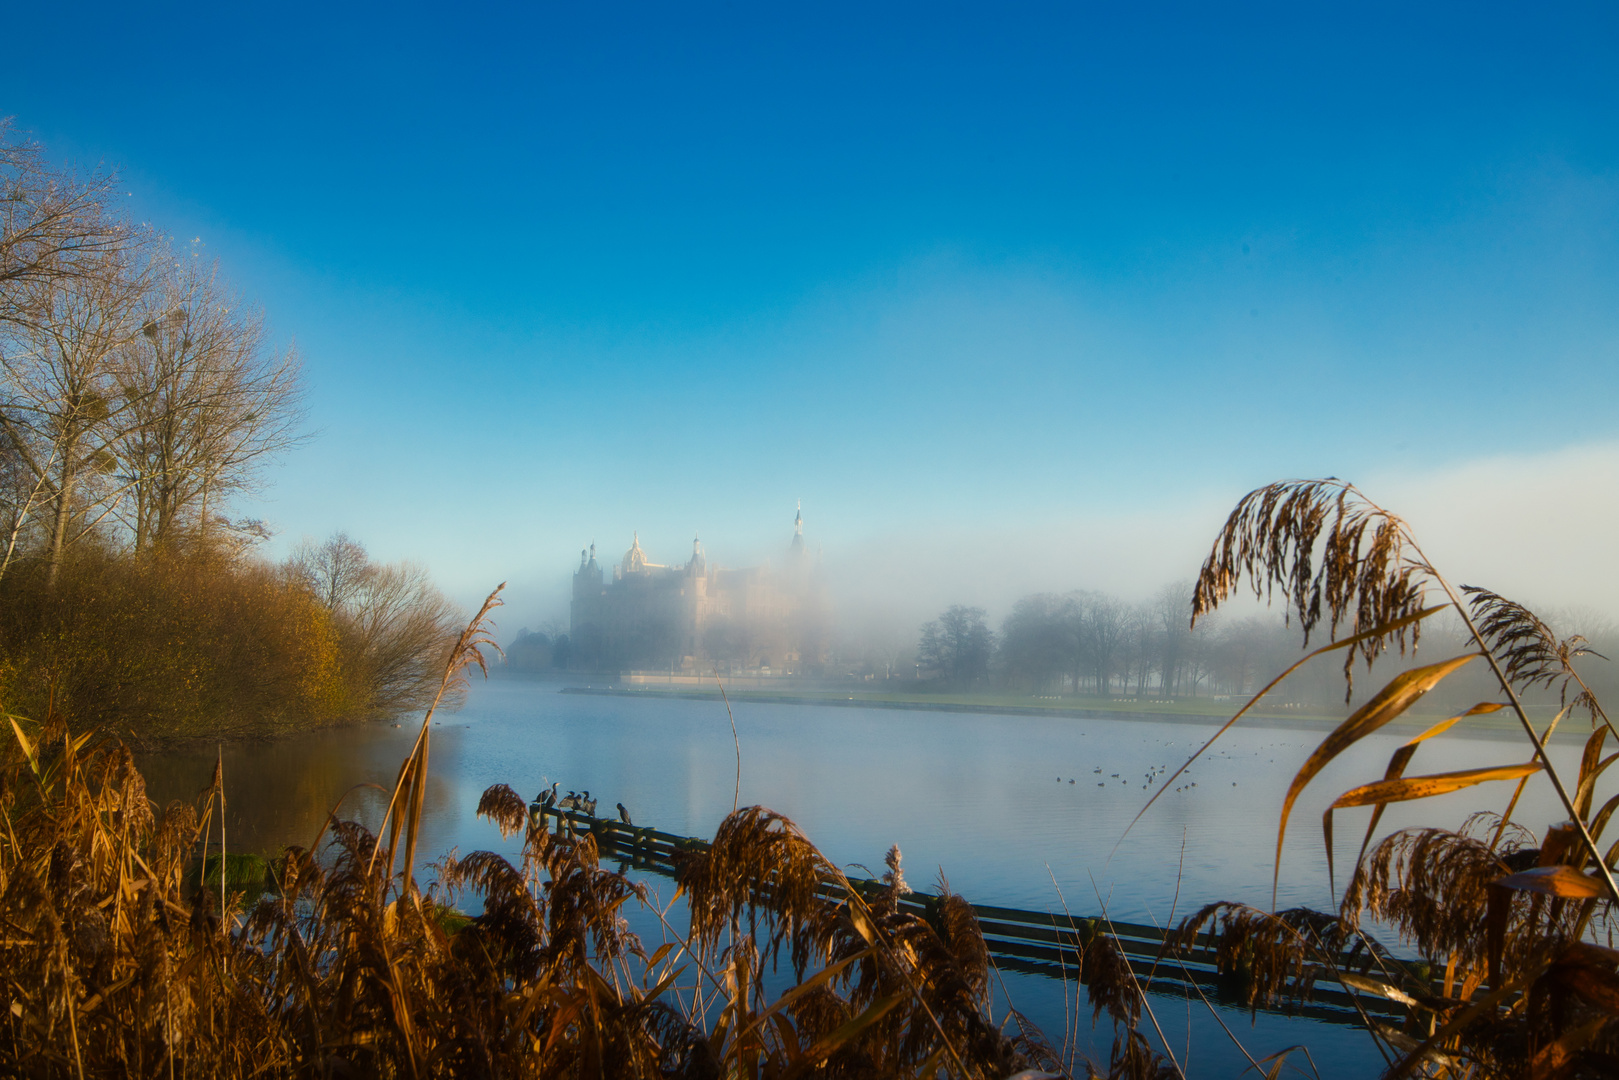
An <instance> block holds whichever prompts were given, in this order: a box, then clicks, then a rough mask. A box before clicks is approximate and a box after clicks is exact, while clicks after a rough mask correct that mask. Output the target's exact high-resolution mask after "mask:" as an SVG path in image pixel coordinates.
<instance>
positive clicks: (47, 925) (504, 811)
mask: <svg viewBox="0 0 1619 1080" xmlns="http://www.w3.org/2000/svg"><path fill="white" fill-rule="evenodd" d="M493 600H494V598H493V597H491V603H490V604H486V605H485V609H484V612H482V613H480V616H479V619H478V620H475V621H474V623H473V624H472V625H471V626H469V627H468V629H467V631H466V632H465V633H463V634H462V636H461V638H460V640H459V641H458V643H457V645H456V648H455V651H454V653H453V655H452V661H451V664H450V665H449V667H448V668H447V669H446V675H445V678H444V680H443V681H442V682H441V684H440V688H439V689H440V695H439V696H440V697H442V694H443V693H444V692H447V691H449V690H453V688H454V680H455V678H456V676H457V674H458V671H459V669H460V668H461V667H462V666H464V665H466V664H469V663H478V664H481V663H482V657H481V655H480V653H479V647H480V646H482V645H486V644H488V639H487V638H486V637H485V636H484V635H483V633H482V631H483V628H484V625H485V624H484V623H483V621H482V620H483V618H484V616H486V615H487V612H488V610H489V609H490V607H492V606H493V603H492V602H493ZM435 705H436V702H435ZM431 716H432V708H431V707H430V708H429V710H428V715H427V717H426V718H424V721H423V725H422V729H421V733H420V735H419V736H418V740H417V743H416V746H415V749H414V750H413V752H412V754H411V756H410V757H409V758H408V759H407V760H406V761H405V763H404V764H403V766H402V767H401V770H400V776H399V781H398V783H397V785H396V787H395V789H394V792H393V795H392V798H391V800H390V802H389V809H388V812H387V814H386V816H385V818H384V820H383V822H382V823H381V825H380V827H379V830H378V832H377V833H376V834H373V833H372V832H370V831H368V830H367V829H366V828H364V827H363V826H361V825H359V824H358V823H355V822H352V821H339V820H336V819H335V817H334V819H333V821H332V823H331V825H330V827H329V831H327V832H326V833H325V834H324V835H323V837H321V838H317V839H316V841H315V843H314V844H312V845H311V848H310V849H307V850H305V849H290V850H289V851H288V852H287V853H286V856H285V858H284V859H282V860H280V862H279V863H278V865H277V866H276V869H275V874H274V877H275V885H276V888H275V890H274V891H273V892H272V893H271V894H270V895H267V896H265V897H264V898H262V899H260V900H259V901H258V902H257V903H256V904H254V905H252V906H251V907H243V898H242V895H241V894H240V893H230V892H228V891H227V890H225V889H222V888H221V889H220V890H219V891H217V892H216V891H215V888H216V887H218V882H219V878H218V877H217V876H213V877H211V879H210V880H209V881H207V882H206V883H205V884H203V885H202V886H198V885H196V884H195V879H190V880H191V881H192V884H190V885H189V888H190V890H191V891H190V892H189V893H188V892H187V888H188V885H187V882H188V878H187V868H188V865H189V864H191V863H192V861H193V858H194V855H195V853H196V851H197V849H198V845H199V844H208V843H210V837H216V839H215V840H213V842H214V843H217V842H218V840H217V830H216V829H214V828H213V827H212V825H213V821H214V819H215V816H216V815H215V814H214V811H215V809H217V807H218V805H219V803H218V798H219V796H220V785H219V778H218V776H217V775H216V778H215V784H214V786H213V787H211V788H210V789H209V790H208V791H206V792H204V793H203V794H202V795H201V796H200V797H199V805H196V806H192V805H183V804H175V805H171V806H169V807H167V808H165V809H163V810H161V811H156V810H155V809H154V808H153V807H152V806H151V804H150V803H149V801H148V800H147V799H146V797H145V790H144V786H143V784H142V782H141V777H140V774H139V773H138V772H137V771H136V769H135V768H134V765H133V763H132V760H131V757H130V754H129V752H128V751H127V750H126V749H124V748H123V747H122V746H120V745H118V744H117V743H115V742H111V741H100V742H97V741H95V740H93V739H92V738H91V737H89V736H85V735H77V736H75V735H72V734H70V733H69V730H68V729H67V727H66V726H65V725H63V724H62V723H60V722H59V721H58V720H56V719H54V718H53V719H51V720H48V721H47V722H46V723H45V724H44V725H41V726H38V727H35V726H33V725H29V724H26V723H23V722H19V721H16V720H14V719H13V720H11V721H9V722H8V723H9V726H10V738H8V739H7V740H6V743H5V751H4V758H3V760H0V779H3V781H4V795H3V798H0V808H3V810H4V819H5V821H4V833H3V840H0V918H3V919H4V921H5V926H6V930H5V936H4V938H0V1001H3V1002H4V1003H5V1008H6V1010H7V1011H6V1013H5V1014H4V1015H3V1016H0V1025H3V1026H0V1070H3V1071H5V1072H6V1073H8V1074H13V1075H24V1076H41V1077H44V1076H62V1077H87V1076H108V1077H111V1076H119V1077H123V1076H153V1077H159V1076H171V1077H173V1076H244V1077H245V1076H323V1077H325V1076H399V1077H406V1076H408V1077H480V1076H490V1077H492V1076H512V1077H552V1076H556V1077H600V1076H614V1077H618V1076H625V1077H636V1076H639V1077H664V1076H671V1077H672V1076H680V1077H721V1076H737V1077H744V1076H745V1077H760V1078H762V1077H797V1076H806V1075H815V1076H837V1077H867V1076H940V1077H982V1078H986V1080H987V1078H991V1077H994V1078H1001V1077H1007V1076H1011V1075H1013V1074H1016V1073H1018V1072H1019V1071H1020V1070H1025V1069H1029V1068H1037V1067H1044V1068H1049V1069H1051V1070H1053V1072H1054V1073H1055V1071H1056V1070H1057V1069H1058V1062H1057V1060H1056V1058H1057V1056H1058V1055H1057V1052H1056V1051H1054V1050H1053V1049H1051V1048H1050V1047H1048V1046H1046V1045H1045V1044H1044V1042H1043V1041H1042V1040H1041V1039H1040V1037H1039V1035H1038V1033H1037V1032H1035V1031H1034V1030H1033V1029H1032V1028H1031V1027H1030V1026H1029V1025H1027V1024H1026V1023H1025V1022H1023V1021H1022V1019H1021V1018H1020V1017H1017V1016H1016V1014H1011V1015H1009V1016H1005V1017H1003V1018H1002V1022H999V1023H997V1022H993V1021H992V1020H991V1016H990V1012H989V994H990V983H991V970H990V967H989V962H988V954H987V951H986V949H985V946H984V941H983V937H982V935H981V934H980V932H979V929H978V925H977V921H976V918H975V916H974V914H973V911H972V908H971V906H970V905H968V904H967V903H965V902H964V901H963V900H961V899H960V898H959V897H953V896H949V895H948V894H947V895H946V896H945V897H944V898H943V900H942V902H941V904H940V905H939V907H938V914H937V917H936V918H935V919H933V920H931V921H930V920H927V919H924V918H922V917H920V916H917V915H914V914H909V913H906V912H904V911H902V910H901V909H900V906H899V904H898V899H899V897H900V895H901V894H902V892H903V891H904V889H905V886H904V879H903V875H902V873H901V872H900V868H899V862H898V856H897V852H896V853H893V854H892V855H891V858H890V863H889V865H890V872H889V874H888V875H887V877H886V886H885V887H884V888H883V889H881V890H880V891H878V892H876V893H873V894H868V895H862V894H861V893H860V892H858V891H856V890H855V889H854V888H852V887H851V885H850V883H849V882H848V880H847V879H846V878H844V876H843V875H842V873H841V871H839V870H838V869H837V867H836V866H834V865H833V864H832V863H830V862H829V861H828V860H827V859H826V858H825V857H824V856H823V855H822V854H821V853H820V852H819V851H818V850H816V848H815V847H814V845H812V844H811V843H810V842H809V841H808V840H807V839H806V838H805V837H804V836H803V834H802V833H800V832H799V830H798V829H797V828H796V827H795V826H794V825H793V824H792V823H791V822H790V821H788V820H786V819H785V818H782V817H780V816H779V815H776V814H773V813H771V812H770V811H768V810H764V809H762V808H758V807H750V808H746V809H742V810H739V811H737V812H736V813H734V814H732V815H731V816H730V817H729V818H727V819H726V821H725V822H724V823H722V825H721V826H720V829H719V832H718V834H717V835H716V836H715V839H714V843H713V844H712V846H710V847H709V848H707V849H706V850H702V851H695V852H693V853H691V854H690V855H689V857H688V858H687V859H686V860H685V862H684V864H683V865H682V866H681V870H680V878H681V889H682V891H683V892H684V893H685V895H686V896H687V897H688V901H689V909H690V912H691V916H690V926H689V930H688V932H687V933H686V934H685V935H684V936H682V935H680V934H677V933H675V932H674V931H673V929H672V928H671V930H670V932H669V937H668V940H667V941H666V942H665V943H662V944H660V945H658V946H657V947H656V948H655V949H651V950H648V948H647V947H646V946H645V945H644V944H643V942H642V941H640V940H639V939H638V938H637V937H636V936H635V935H634V934H632V933H630V932H629V930H628V928H627V923H626V921H625V919H624V917H623V911H622V909H623V907H624V905H625V904H629V903H644V902H645V901H646V899H647V898H646V896H645V895H644V893H643V892H642V891H641V888H640V887H639V886H637V885H635V884H633V883H632V882H630V881H628V880H627V879H625V878H624V877H623V876H621V875H619V874H617V873H614V872H611V871H608V870H604V869H602V867H601V866H600V865H599V862H598V859H597V852H596V847H595V842H594V841H593V840H592V839H591V838H590V837H588V836H585V837H582V838H574V837H571V836H567V835H557V834H554V833H551V832H549V831H547V829H546V828H545V821H544V818H543V816H540V815H532V816H531V815H530V813H529V809H528V808H527V807H525V806H524V804H523V802H522V800H521V799H520V798H519V797H518V796H517V795H516V794H515V793H514V792H513V791H512V790H511V789H510V788H507V787H506V786H504V785H496V786H495V787H493V788H490V789H489V791H488V792H486V793H485V795H484V798H483V800H482V802H481V804H480V806H479V813H480V815H483V816H485V817H488V818H489V819H491V821H493V822H494V823H495V824H496V825H497V826H498V827H499V828H500V829H501V831H502V832H503V833H504V834H507V835H510V834H511V833H514V832H518V831H521V832H522V833H523V835H524V844H523V849H522V857H521V859H520V860H519V861H518V862H517V863H515V864H514V863H512V862H510V861H508V860H507V859H505V858H503V857H501V856H499V855H495V854H491V853H489V852H474V853H472V854H469V855H467V856H465V857H459V858H458V857H449V858H447V859H445V861H444V862H443V864H442V867H441V869H442V874H441V881H440V882H439V883H438V884H437V885H435V886H434V888H432V889H430V890H427V891H425V892H424V891H423V890H421V889H419V888H418V886H417V884H416V882H415V879H414V876H413V875H412V874H411V873H410V871H409V869H408V868H409V867H410V866H411V865H412V863H413V861H414V848H415V843H416V833H417V829H418V824H419V816H420V806H421V793H422V790H423V786H424V782H425V777H426V770H427V766H428V759H429V746H430V730H431V729H430V726H429V721H430V720H431ZM317 851H319V852H320V853H321V855H320V857H316V854H315V852H317ZM462 890H473V891H475V892H476V893H477V894H478V895H479V896H480V897H481V898H482V902H483V911H482V913H481V914H480V915H479V916H477V917H476V918H473V919H471V920H466V919H464V918H454V917H453V916H452V914H451V911H450V909H449V908H447V907H446V906H444V902H445V901H446V900H451V899H453V898H454V897H455V895H456V894H458V893H459V892H461V891H462ZM1089 951H1090V955H1089V956H1088V957H1087V965H1088V967H1089V968H1090V969H1091V982H1092V985H1093V993H1092V998H1093V1002H1094V1004H1095V1008H1096V1010H1097V1012H1098V1013H1100V1012H1101V1011H1103V1010H1106V1011H1108V1012H1109V1013H1110V1015H1112V1016H1113V1018H1114V1019H1115V1021H1116V1022H1117V1023H1118V1024H1119V1025H1120V1027H1121V1032H1122V1033H1123V1034H1122V1035H1121V1039H1120V1046H1121V1047H1122V1049H1121V1051H1120V1052H1119V1054H1118V1055H1117V1060H1116V1061H1115V1063H1114V1065H1115V1074H1116V1075H1131V1076H1154V1075H1159V1074H1160V1067H1159V1065H1158V1063H1157V1060H1156V1059H1155V1058H1154V1056H1153V1055H1152V1054H1151V1052H1150V1051H1149V1050H1148V1049H1147V1047H1146V1044H1145V1042H1144V1040H1142V1039H1141V1038H1140V1037H1139V1036H1137V1035H1135V1034H1134V1033H1133V1031H1131V1030H1130V1029H1131V1028H1133V1025H1134V1022H1135V1020H1136V1018H1137V1017H1138V1016H1139V1011H1140V994H1139V990H1138V989H1137V988H1136V985H1135V981H1134V978H1133V977H1132V976H1131V975H1130V973H1129V967H1128V965H1127V964H1126V963H1124V962H1123V960H1122V957H1120V956H1119V955H1118V954H1117V951H1116V949H1111V948H1110V943H1108V942H1107V939H1105V938H1099V939H1098V944H1097V945H1096V946H1095V947H1094V948H1093V949H1091V950H1089ZM782 963H785V964H786V965H787V966H788V967H789V968H790V969H791V970H792V972H793V973H794V976H795V980H796V981H795V983H794V985H793V986H792V987H791V988H790V989H788V990H786V991H785V992H784V993H782V994H780V995H779V996H777V997H775V998H774V1000H770V999H768V998H767V997H766V995H765V975H766V972H767V970H773V969H775V968H776V967H777V966H778V965H779V964H782ZM1008 1021H1012V1022H1011V1023H1008ZM1008 1029H1010V1033H1009V1031H1008Z"/></svg>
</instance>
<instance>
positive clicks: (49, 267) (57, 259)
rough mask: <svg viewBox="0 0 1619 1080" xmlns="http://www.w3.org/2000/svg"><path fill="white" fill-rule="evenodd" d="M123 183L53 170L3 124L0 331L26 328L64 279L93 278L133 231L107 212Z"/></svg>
mask: <svg viewBox="0 0 1619 1080" xmlns="http://www.w3.org/2000/svg"><path fill="white" fill-rule="evenodd" d="M117 181H118V178H117V176H116V175H115V174H113V173H111V172H108V171H106V170H98V171H96V172H94V173H91V174H90V175H88V176H82V177H81V176H76V175H74V174H72V173H69V172H65V171H61V170H56V169H53V168H51V167H50V165H49V163H48V162H47V161H46V160H45V155H44V150H43V148H42V147H41V146H40V145H39V144H38V143H35V142H31V141H28V140H25V139H23V138H21V137H20V136H19V135H18V134H17V133H16V131H15V129H14V125H13V123H12V121H11V119H10V118H9V117H0V327H3V326H5V325H7V324H11V325H15V324H17V323H25V324H26V323H28V322H30V321H31V318H32V315H33V314H34V313H33V311H32V310H31V305H30V303H29V301H30V299H36V298H37V297H38V296H39V294H40V292H41V290H43V289H44V288H45V287H46V286H49V285H51V284H53V283H56V282H60V281H61V280H62V279H64V278H72V277H78V276H80V275H82V274H85V273H87V272H88V273H91V274H92V275H93V274H94V272H95V271H94V267H96V266H97V265H98V264H99V262H100V260H101V259H103V258H104V257H106V256H108V255H110V254H113V253H115V252H117V251H119V250H120V249H122V248H123V247H124V246H126V245H127V244H128V243H129V242H130V241H131V240H132V239H133V238H134V237H135V230H133V229H132V228H131V227H130V226H129V225H128V223H127V222H125V221H123V220H122V219H121V218H120V217H119V216H118V215H115V214H112V213H110V212H109V208H110V206H111V205H112V202H113V190H114V187H115V186H116V184H117Z"/></svg>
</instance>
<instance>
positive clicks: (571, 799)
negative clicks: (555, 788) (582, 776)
mask: <svg viewBox="0 0 1619 1080" xmlns="http://www.w3.org/2000/svg"><path fill="white" fill-rule="evenodd" d="M557 809H558V810H577V809H579V793H578V792H577V791H570V792H568V793H567V794H566V795H564V796H563V797H562V801H561V802H559V803H557Z"/></svg>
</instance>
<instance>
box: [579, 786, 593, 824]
mask: <svg viewBox="0 0 1619 1080" xmlns="http://www.w3.org/2000/svg"><path fill="white" fill-rule="evenodd" d="M575 805H577V806H578V808H579V809H580V810H583V811H584V812H585V814H586V815H587V816H589V817H595V816H596V800H595V799H592V798H591V797H590V789H589V788H586V789H585V793H584V794H583V795H581V796H580V797H579V801H578V803H577V804H575Z"/></svg>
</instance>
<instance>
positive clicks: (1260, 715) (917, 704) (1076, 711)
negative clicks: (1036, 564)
mask: <svg viewBox="0 0 1619 1080" xmlns="http://www.w3.org/2000/svg"><path fill="white" fill-rule="evenodd" d="M557 693H559V694H578V695H584V696H591V697H627V698H653V699H655V700H661V701H724V700H726V699H727V698H728V699H729V700H730V701H732V702H744V703H747V704H750V705H823V706H827V707H830V708H841V709H894V710H898V711H903V712H939V713H977V714H979V715H988V716H1036V717H1039V716H1044V717H1051V718H1052V719H1058V720H1130V719H1141V720H1147V721H1152V722H1155V723H1171V724H1200V725H1203V726H1208V727H1214V726H1218V725H1220V724H1222V723H1224V722H1225V721H1227V720H1229V719H1231V716H1232V715H1233V713H1235V711H1236V708H1233V709H1231V710H1230V711H1228V712H1223V713H1214V712H1207V713H1201V712H1156V711H1152V710H1150V709H1143V708H1107V707H1105V706H1100V705H1084V706H1072V707H1066V708H1065V707H1063V706H1057V705H1052V706H1044V705H1013V704H1006V703H996V702H993V701H985V702H972V701H959V700H957V701H916V700H903V699H898V700H896V699H891V698H864V697H854V696H849V695H843V696H838V697H833V696H830V695H828V696H824V697H822V696H815V695H807V694H790V693H779V694H778V693H760V692H758V691H753V690H737V691H731V692H728V693H727V694H725V695H723V696H722V695H721V694H720V693H719V692H718V691H714V690H669V689H651V688H648V689H632V688H629V687H616V686H564V687H561V688H560V689H558V690H557ZM1121 704H1122V703H1121ZM1131 704H1135V703H1131ZM1238 707H1240V706H1238ZM1503 713H1504V714H1505V715H1503V714H1502V713H1497V714H1495V715H1493V716H1479V717H1474V718H1471V719H1472V720H1473V722H1472V723H1471V724H1469V725H1467V726H1466V727H1465V728H1464V727H1462V726H1461V725H1458V726H1457V727H1456V728H1454V729H1452V733H1453V734H1456V735H1460V736H1462V737H1464V738H1465V737H1468V736H1470V735H1471V736H1478V737H1497V736H1503V735H1513V734H1520V735H1521V733H1522V728H1521V727H1520V726H1519V724H1518V722H1517V719H1516V718H1515V717H1513V716H1512V714H1511V712H1510V711H1507V710H1503ZM1446 715H1447V714H1444V713H1432V714H1428V713H1407V714H1406V715H1405V716H1404V717H1402V718H1401V719H1403V720H1418V721H1421V722H1423V723H1425V724H1429V723H1435V722H1437V721H1439V720H1442V719H1444V718H1445V716H1446ZM1347 716H1348V712H1345V713H1344V714H1343V715H1333V716H1323V715H1320V714H1317V713H1294V714H1289V713H1277V712H1265V711H1259V710H1256V711H1254V712H1250V713H1249V714H1248V715H1247V716H1245V717H1243V720H1242V722H1243V723H1244V724H1249V723H1252V724H1255V725H1259V726H1263V727H1271V728H1290V729H1293V730H1297V731H1331V730H1332V729H1333V728H1336V727H1337V726H1338V725H1339V724H1341V723H1343V721H1344V719H1345V717H1347ZM1396 723H1398V721H1396ZM1391 726H1392V725H1391ZM1588 735H1589V732H1587V731H1584V730H1582V729H1581V726H1580V725H1579V724H1569V725H1560V726H1559V727H1558V730H1557V731H1556V732H1554V733H1553V735H1552V741H1553V742H1565V741H1568V740H1569V738H1570V737H1573V738H1577V739H1580V740H1583V739H1585V738H1586V737H1587V736H1588Z"/></svg>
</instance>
